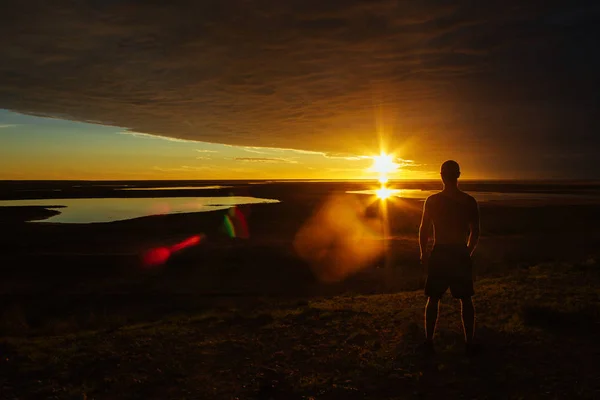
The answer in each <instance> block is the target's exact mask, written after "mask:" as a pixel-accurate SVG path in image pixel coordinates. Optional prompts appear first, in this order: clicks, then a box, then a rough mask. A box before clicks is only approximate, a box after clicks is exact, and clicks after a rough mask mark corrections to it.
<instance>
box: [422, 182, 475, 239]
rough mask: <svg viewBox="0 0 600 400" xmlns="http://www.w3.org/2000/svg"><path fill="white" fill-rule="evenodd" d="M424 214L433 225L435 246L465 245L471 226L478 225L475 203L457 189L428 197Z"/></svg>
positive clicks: (471, 198)
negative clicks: (427, 215) (426, 214)
mask: <svg viewBox="0 0 600 400" xmlns="http://www.w3.org/2000/svg"><path fill="white" fill-rule="evenodd" d="M425 212H426V213H428V214H429V217H430V218H431V222H432V223H433V229H434V243H435V244H437V245H440V244H442V245H445V244H455V245H465V244H466V243H467V239H468V235H469V233H470V231H471V226H473V225H475V224H478V223H479V222H478V219H479V217H478V215H479V212H478V209H477V201H476V200H475V199H474V198H473V197H472V196H469V195H468V194H467V193H465V192H463V191H461V190H458V189H454V190H444V191H443V192H440V193H437V194H434V195H432V196H430V197H429V198H428V199H427V202H426V204H425Z"/></svg>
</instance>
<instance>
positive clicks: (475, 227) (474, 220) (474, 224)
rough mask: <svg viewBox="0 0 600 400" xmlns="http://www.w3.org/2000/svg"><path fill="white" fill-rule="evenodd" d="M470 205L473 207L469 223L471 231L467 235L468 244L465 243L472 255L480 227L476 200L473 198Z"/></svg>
mask: <svg viewBox="0 0 600 400" xmlns="http://www.w3.org/2000/svg"><path fill="white" fill-rule="evenodd" d="M472 207H473V211H472V217H471V222H470V224H469V228H470V230H471V233H470V235H469V244H468V245H467V246H468V247H469V254H470V255H473V252H474V251H475V248H476V247H477V243H479V229H480V223H479V206H478V205H477V201H475V199H473V206H472Z"/></svg>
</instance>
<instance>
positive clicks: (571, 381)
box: [0, 265, 600, 399]
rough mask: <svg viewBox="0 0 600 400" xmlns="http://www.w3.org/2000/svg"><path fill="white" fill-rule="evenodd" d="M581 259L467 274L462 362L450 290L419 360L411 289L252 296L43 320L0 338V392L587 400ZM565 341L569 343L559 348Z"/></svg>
mask: <svg viewBox="0 0 600 400" xmlns="http://www.w3.org/2000/svg"><path fill="white" fill-rule="evenodd" d="M591 268H592V267H589V270H585V271H584V272H582V270H581V269H580V268H579V267H577V268H574V267H569V266H565V265H560V266H548V267H546V266H538V267H536V268H529V270H527V269H525V270H523V271H521V272H519V273H518V274H515V275H513V276H506V277H501V278H497V279H485V280H482V281H479V282H478V283H477V288H476V289H477V295H476V297H475V304H476V308H477V311H478V320H477V321H478V337H479V338H480V340H481V342H483V345H484V353H483V354H482V355H481V356H480V357H479V358H477V359H473V360H470V359H467V358H465V357H464V356H463V343H462V333H461V330H460V309H459V306H458V304H457V302H455V301H453V300H450V299H449V297H447V298H445V299H443V301H442V306H441V314H440V320H439V328H438V335H437V338H436V348H437V350H438V354H437V355H436V357H435V358H434V359H433V360H430V361H427V360H426V359H424V358H423V357H421V356H420V354H419V353H418V351H417V346H418V344H419V343H420V342H421V341H422V339H423V329H422V319H423V306H424V300H425V299H424V297H423V295H422V293H421V291H417V292H404V293H395V294H389V295H371V296H365V295H348V296H334V297H323V298H318V299H312V300H309V301H302V302H298V301H295V300H294V301H280V300H269V299H262V300H260V301H256V302H253V304H244V303H243V302H241V301H240V302H239V303H238V304H236V305H232V304H229V305H227V306H222V307H216V308H214V309H206V310H205V311H201V312H198V313H195V314H194V313H191V314H184V315H173V316H172V317H168V318H164V317H162V318H159V319H155V320H153V321H147V322H135V323H134V324H125V325H123V326H120V327H118V328H117V329H96V330H89V331H86V332H77V331H75V332H74V333H68V334H65V333H61V329H58V328H56V327H57V326H58V327H60V325H54V326H55V329H56V331H55V332H50V331H47V332H48V333H47V334H41V333H38V335H37V336H34V337H32V336H27V335H21V337H15V336H14V335H13V336H12V337H9V336H6V335H5V336H4V337H3V338H2V339H0V356H2V358H1V359H2V361H0V384H1V386H2V387H3V389H2V390H3V391H4V392H2V395H3V396H6V397H8V398H10V397H11V396H12V397H26V398H27V397H31V398H53V397H54V398H78V399H81V398H83V396H84V395H85V396H87V398H90V399H91V398H95V399H121V398H123V399H125V398H128V399H129V398H185V397H195V398H283V399H295V398H297V399H308V398H318V399H337V398H344V399H362V398H398V399H400V398H413V397H415V396H417V397H419V396H421V397H423V396H425V397H437V396H443V397H445V398H457V397H460V396H463V397H466V398H488V397H490V393H493V394H494V395H493V396H492V397H494V396H497V397H500V398H541V397H549V398H574V397H577V396H579V397H587V398H593V397H594V396H595V395H596V394H598V393H599V392H598V390H600V385H599V382H598V381H597V379H596V378H597V376H598V373H599V369H598V367H597V363H596V359H595V356H594V354H595V353H597V352H598V345H596V342H597V340H596V339H597V335H598V333H599V331H598V330H596V326H595V325H593V323H592V321H597V316H598V314H597V313H598V310H599V308H598V294H597V293H598V292H597V289H596V288H597V287H598V284H600V276H598V274H596V273H595V272H594V271H591ZM584 304H585V305H586V306H585V307H583V306H582V305H584ZM576 305H579V307H576ZM15 315H16V317H13V320H14V321H17V322H18V321H20V319H19V318H20V317H19V315H20V314H19V312H17V311H15ZM69 321H70V320H69V319H67V320H66V322H65V323H66V324H67V325H68V324H69V323H70V322H69ZM56 323H57V324H58V323H59V321H57V322H56ZM15 326H17V325H15ZM105 328H106V327H105ZM65 330H66V331H68V330H69V329H66V328H65ZM566 337H568V338H577V340H574V341H570V342H569V345H568V346H565V343H566V341H565V338H566ZM583 366H585V368H584V367H583Z"/></svg>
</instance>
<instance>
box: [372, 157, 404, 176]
mask: <svg viewBox="0 0 600 400" xmlns="http://www.w3.org/2000/svg"><path fill="white" fill-rule="evenodd" d="M398 167H399V165H398V164H396V163H395V162H394V156H392V155H391V154H385V153H381V154H380V155H378V156H374V157H373V167H372V169H373V171H375V172H378V173H379V174H380V175H382V176H387V174H389V173H392V172H394V171H396V170H397V169H398Z"/></svg>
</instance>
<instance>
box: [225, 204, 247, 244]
mask: <svg viewBox="0 0 600 400" xmlns="http://www.w3.org/2000/svg"><path fill="white" fill-rule="evenodd" d="M224 219H225V220H224V225H225V231H226V232H227V235H229V237H232V238H233V237H237V238H242V239H247V238H248V237H250V231H249V229H248V220H247V219H246V215H245V214H244V213H243V212H242V210H240V208H239V207H232V208H230V209H229V212H228V213H227V214H226V215H225V218H224Z"/></svg>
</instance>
